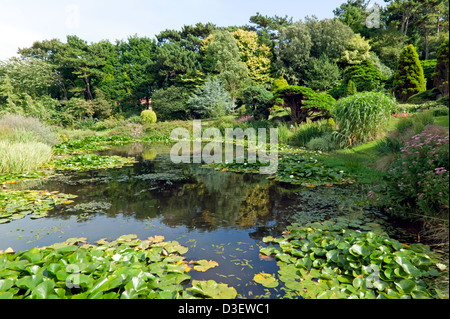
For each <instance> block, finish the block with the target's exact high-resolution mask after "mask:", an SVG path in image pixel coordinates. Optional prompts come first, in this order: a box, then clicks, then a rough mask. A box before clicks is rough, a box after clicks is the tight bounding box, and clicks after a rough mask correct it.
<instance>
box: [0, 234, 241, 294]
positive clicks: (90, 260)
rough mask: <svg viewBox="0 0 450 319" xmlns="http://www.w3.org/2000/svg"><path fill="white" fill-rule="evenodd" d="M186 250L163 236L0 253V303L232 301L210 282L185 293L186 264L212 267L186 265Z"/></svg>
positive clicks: (232, 291) (198, 283) (82, 241)
mask: <svg viewBox="0 0 450 319" xmlns="http://www.w3.org/2000/svg"><path fill="white" fill-rule="evenodd" d="M187 251H188V248H187V247H184V246H182V245H180V244H179V243H178V242H177V241H167V242H165V241H164V237H163V236H155V237H149V238H148V239H147V240H140V239H138V238H137V236H136V235H124V236H121V237H119V238H117V239H116V240H114V241H111V242H108V241H107V240H105V239H102V240H100V241H98V242H97V243H96V244H95V245H92V244H86V238H70V239H68V240H67V241H65V242H64V243H57V244H53V245H51V246H48V247H43V248H33V249H30V250H28V251H24V252H18V253H14V252H13V251H11V250H10V249H9V250H7V251H5V252H4V253H2V252H0V298H3V299H6V298H9V299H10V298H20V299H21V298H25V299H59V298H63V299H118V298H120V299H136V298H146V299H171V298H234V297H236V295H237V293H236V290H235V289H234V288H231V287H228V286H227V285H225V284H220V283H216V282H214V281H212V280H211V281H196V280H194V281H193V282H192V286H191V287H188V286H187V285H188V283H189V282H190V279H191V276H190V274H189V271H191V267H190V266H189V265H190V264H194V265H195V266H194V270H195V269H196V267H201V269H200V271H206V270H208V269H209V268H211V267H214V266H216V265H217V263H214V262H211V261H210V262H207V261H195V262H190V263H189V262H187V261H186V259H185V257H183V256H182V255H183V254H185V253H186V252H187Z"/></svg>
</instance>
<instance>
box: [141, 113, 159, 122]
mask: <svg viewBox="0 0 450 319" xmlns="http://www.w3.org/2000/svg"><path fill="white" fill-rule="evenodd" d="M141 119H142V123H144V124H152V123H156V121H157V118H156V113H155V112H154V111H152V110H143V111H142V112H141Z"/></svg>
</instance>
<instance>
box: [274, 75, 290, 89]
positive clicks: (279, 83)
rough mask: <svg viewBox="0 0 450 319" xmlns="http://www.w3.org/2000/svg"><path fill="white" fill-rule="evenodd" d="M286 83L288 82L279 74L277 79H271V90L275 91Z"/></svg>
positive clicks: (286, 84)
mask: <svg viewBox="0 0 450 319" xmlns="http://www.w3.org/2000/svg"><path fill="white" fill-rule="evenodd" d="M288 85H289V83H288V82H287V81H286V80H285V78H283V77H282V76H280V77H279V78H278V79H275V80H273V82H272V89H271V91H272V93H275V92H276V91H277V90H278V89H281V88H283V87H285V86H288Z"/></svg>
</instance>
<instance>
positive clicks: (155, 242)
mask: <svg viewBox="0 0 450 319" xmlns="http://www.w3.org/2000/svg"><path fill="white" fill-rule="evenodd" d="M148 240H150V241H151V242H152V243H153V244H157V243H160V242H162V241H163V240H164V236H155V237H148Z"/></svg>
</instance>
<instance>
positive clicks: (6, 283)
mask: <svg viewBox="0 0 450 319" xmlns="http://www.w3.org/2000/svg"><path fill="white" fill-rule="evenodd" d="M13 285H14V279H11V278H8V279H1V280H0V291H5V290H8V289H9V288H11V287H12V286H13ZM5 299H6V298H5Z"/></svg>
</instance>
